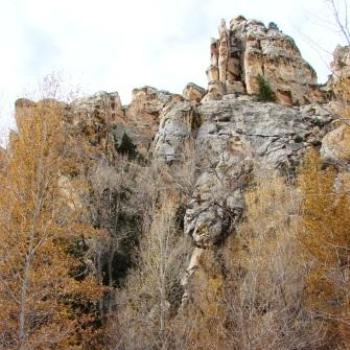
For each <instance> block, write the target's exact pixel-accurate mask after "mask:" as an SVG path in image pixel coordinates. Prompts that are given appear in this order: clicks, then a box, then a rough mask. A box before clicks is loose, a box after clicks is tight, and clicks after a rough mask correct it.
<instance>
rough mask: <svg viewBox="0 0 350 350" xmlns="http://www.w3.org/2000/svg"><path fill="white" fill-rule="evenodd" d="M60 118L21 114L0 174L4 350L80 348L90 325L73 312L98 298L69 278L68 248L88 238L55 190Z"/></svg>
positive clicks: (90, 285) (40, 112) (96, 291)
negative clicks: (80, 237)
mask: <svg viewBox="0 0 350 350" xmlns="http://www.w3.org/2000/svg"><path fill="white" fill-rule="evenodd" d="M62 115H63V111H62V110H61V109H60V107H59V105H57V104H51V103H48V102H47V103H42V104H38V105H37V106H36V107H35V108H31V109H28V110H27V113H25V111H22V113H21V114H20V115H18V116H17V124H18V136H17V137H16V138H15V139H13V140H12V142H11V144H10V148H9V150H8V159H7V161H6V168H5V171H4V172H1V173H0V240H1V245H0V256H1V259H0V310H1V316H2V318H1V321H0V334H1V336H2V340H1V341H2V343H3V346H4V347H5V348H6V349H9V350H10V349H21V350H25V349H28V350H29V349H30V350H32V349H33V350H34V349H38V350H41V349H45V350H46V349H80V348H82V346H83V344H84V342H85V341H89V332H90V330H91V327H90V326H89V324H90V323H91V320H89V316H88V314H86V313H84V312H82V311H80V310H79V308H80V307H82V306H83V305H84V303H86V305H94V304H96V301H97V299H98V298H99V297H100V296H101V293H102V290H101V288H100V287H99V286H98V285H97V283H96V281H95V280H93V279H85V280H82V281H78V280H77V279H75V277H74V274H73V273H72V271H73V269H74V267H76V266H77V265H79V261H77V260H76V258H75V257H74V256H73V255H72V254H70V253H69V251H68V247H69V245H70V243H69V242H70V241H71V240H72V239H76V238H77V237H79V236H80V235H82V234H83V233H85V232H89V230H86V227H84V226H82V225H76V223H77V222H76V220H77V218H79V214H78V213H76V212H73V211H70V212H69V211H67V210H66V204H65V199H64V198H62V190H61V188H60V186H59V182H58V179H59V176H60V170H61V165H62V156H61V155H62V150H63V148H64V147H65V137H64V136H65V135H64V129H63V124H62ZM69 213H70V214H69ZM79 228H80V229H79ZM89 233H90V234H91V235H93V234H95V235H96V232H93V230H91V229H90V232H89ZM76 300H79V303H78V304H77V305H76ZM95 306H96V305H95ZM91 333H92V332H91ZM84 337H85V339H84ZM82 339H84V341H82Z"/></svg>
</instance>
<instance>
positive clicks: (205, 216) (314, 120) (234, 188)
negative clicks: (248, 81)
mask: <svg viewBox="0 0 350 350" xmlns="http://www.w3.org/2000/svg"><path fill="white" fill-rule="evenodd" d="M190 113H192V114H193V115H195V116H196V117H195V118H197V119H198V120H200V122H201V124H200V126H199V127H198V128H195V129H193V128H191V125H193V123H191V122H189V117H188V116H189V114H190ZM331 121H332V116H331V115H330V113H329V112H328V111H327V110H326V109H324V108H323V107H321V106H320V105H307V106H304V107H286V106H282V105H279V104H275V103H257V102H254V101H252V100H251V99H250V98H249V97H241V98H236V97H235V96H234V95H227V96H225V98H224V99H222V100H216V101H206V102H203V103H202V104H201V105H200V106H198V107H197V108H195V109H193V107H192V109H191V106H190V104H189V102H186V101H181V102H176V103H173V104H172V105H169V106H168V107H167V108H165V109H164V111H163V114H162V117H161V123H160V127H159V132H158V135H157V137H156V139H155V150H154V153H155V157H156V158H158V159H159V158H161V159H163V160H165V161H166V162H170V161H176V160H179V159H181V152H182V145H183V144H184V142H185V140H186V139H188V138H189V137H191V138H193V139H194V141H195V146H196V158H197V163H198V164H197V169H198V177H197V181H196V184H195V188H194V191H193V195H192V199H191V200H190V202H189V203H188V206H187V211H186V214H185V232H186V233H187V234H189V235H190V236H192V237H193V240H194V243H195V245H196V246H198V247H201V248H203V247H208V246H211V245H213V244H216V243H218V242H220V241H221V240H222V239H224V237H225V236H226V235H227V234H229V233H230V232H231V231H232V229H233V227H234V225H235V223H236V222H237V220H239V218H240V216H241V214H242V212H243V209H244V202H243V196H242V194H243V192H244V189H245V187H246V186H247V185H248V184H249V182H250V181H251V180H252V179H251V170H252V169H253V164H254V163H256V162H260V163H262V164H263V165H264V167H268V168H277V169H280V170H281V171H283V172H284V173H286V174H287V175H288V174H292V173H293V172H294V170H295V168H296V166H298V164H299V162H300V160H301V158H302V156H303V154H304V152H305V149H306V148H307V147H308V146H310V145H320V144H321V141H322V138H323V136H324V135H325V133H326V131H327V129H328V128H327V125H328V124H329V123H330V122H331Z"/></svg>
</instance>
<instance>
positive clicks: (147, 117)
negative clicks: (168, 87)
mask: <svg viewBox="0 0 350 350" xmlns="http://www.w3.org/2000/svg"><path fill="white" fill-rule="evenodd" d="M171 96H172V94H171V93H170V92H168V91H164V90H157V89H155V88H153V87H150V86H145V87H143V88H139V89H134V90H133V92H132V100H131V103H130V104H129V105H128V106H127V107H126V110H125V121H126V130H127V133H128V135H129V136H130V137H131V138H132V140H133V142H134V143H135V144H136V145H137V146H138V150H139V152H140V153H142V154H143V155H144V156H146V155H147V152H148V150H149V148H150V146H151V143H152V141H153V139H154V137H155V135H156V133H157V130H158V125H159V118H160V113H161V111H162V109H163V107H164V106H165V105H166V104H167V103H168V102H169V101H170V99H171Z"/></svg>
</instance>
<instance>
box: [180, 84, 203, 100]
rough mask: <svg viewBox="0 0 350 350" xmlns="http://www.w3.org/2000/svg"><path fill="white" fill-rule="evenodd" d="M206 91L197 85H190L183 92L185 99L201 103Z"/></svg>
mask: <svg viewBox="0 0 350 350" xmlns="http://www.w3.org/2000/svg"><path fill="white" fill-rule="evenodd" d="M205 93H206V90H205V89H204V88H202V87H200V86H199V85H197V84H195V83H188V84H187V85H186V87H185V89H184V91H183V92H182V95H183V96H184V97H185V99H187V100H189V101H194V102H200V101H201V99H202V98H203V97H204V95H205Z"/></svg>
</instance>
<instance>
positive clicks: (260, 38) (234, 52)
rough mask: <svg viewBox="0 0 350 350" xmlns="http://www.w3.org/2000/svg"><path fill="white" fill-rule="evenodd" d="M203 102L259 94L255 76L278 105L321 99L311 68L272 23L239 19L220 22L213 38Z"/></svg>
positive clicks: (287, 37)
mask: <svg viewBox="0 0 350 350" xmlns="http://www.w3.org/2000/svg"><path fill="white" fill-rule="evenodd" d="M210 51H211V65H210V67H209V68H208V70H207V76H208V80H209V87H208V90H209V93H208V95H207V97H206V99H220V98H221V97H222V95H225V94H232V93H247V94H249V95H255V94H258V93H259V84H258V82H257V77H258V76H259V75H261V76H262V77H264V79H265V80H266V81H267V82H268V84H269V85H270V86H271V88H272V90H273V91H274V93H275V95H276V99H277V102H279V103H282V104H286V105H293V104H305V103H308V102H310V100H313V101H314V100H315V99H316V100H322V98H323V95H322V93H321V92H320V91H318V90H319V89H318V88H317V76H316V73H315V71H314V69H313V68H312V67H311V66H310V65H309V64H308V63H307V62H306V61H305V60H304V59H303V58H302V56H301V54H300V51H299V49H298V48H297V46H296V45H295V43H294V41H293V39H292V38H290V37H289V36H287V35H285V34H283V33H282V32H281V31H280V30H279V29H278V27H277V26H276V25H275V24H274V23H270V25H269V26H268V27H266V26H265V25H264V24H263V23H261V22H258V21H255V20H246V19H245V18H244V17H242V16H240V17H237V18H235V19H233V20H232V21H231V22H230V25H229V27H227V25H226V22H225V21H224V20H222V22H221V25H220V27H219V39H218V40H216V39H212V43H211V49H210Z"/></svg>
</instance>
